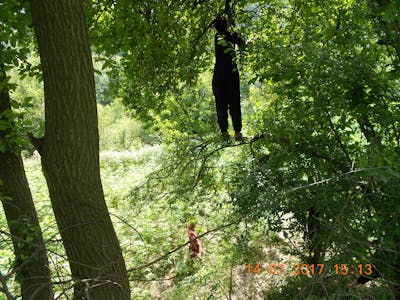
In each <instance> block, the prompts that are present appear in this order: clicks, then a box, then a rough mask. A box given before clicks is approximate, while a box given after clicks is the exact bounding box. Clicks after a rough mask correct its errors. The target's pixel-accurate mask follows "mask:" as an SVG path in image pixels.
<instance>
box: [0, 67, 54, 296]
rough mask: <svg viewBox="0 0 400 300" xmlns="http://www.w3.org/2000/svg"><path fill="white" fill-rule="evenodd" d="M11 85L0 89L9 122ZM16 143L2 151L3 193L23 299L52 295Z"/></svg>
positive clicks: (0, 77) (1, 75) (1, 134)
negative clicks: (9, 89) (15, 147)
mask: <svg viewBox="0 0 400 300" xmlns="http://www.w3.org/2000/svg"><path fill="white" fill-rule="evenodd" d="M5 78H6V74H5V71H4V68H3V66H0V83H1V84H5V82H6V80H5ZM10 109H11V107H10V97H9V94H8V89H7V87H6V86H3V88H2V90H1V91H0V116H1V117H0V120H3V121H6V122H10V124H11V125H12V120H8V118H7V117H6V116H5V115H2V113H4V112H5V111H7V110H10ZM7 133H8V130H7V131H0V138H1V139H2V142H7V140H6V135H7ZM12 148H13V147H12V146H10V147H6V148H5V150H4V151H0V181H1V184H0V194H1V197H2V203H3V208H4V212H5V214H6V219H7V223H8V227H9V230H10V234H11V235H12V242H13V246H14V254H15V272H16V279H17V281H18V282H19V283H20V285H21V294H22V299H24V300H25V299H26V300H27V299H38V300H41V299H53V292H52V285H51V280H50V270H49V263H48V260H47V255H46V249H45V245H44V242H43V237H42V231H41V229H40V226H39V221H38V218H37V215H36V210H35V206H34V204H33V199H32V195H31V191H30V189H29V185H28V181H27V179H26V176H25V171H24V165H23V163H22V158H21V155H20V154H18V153H15V151H14V150H13V149H12Z"/></svg>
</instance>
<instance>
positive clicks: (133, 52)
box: [0, 0, 400, 299]
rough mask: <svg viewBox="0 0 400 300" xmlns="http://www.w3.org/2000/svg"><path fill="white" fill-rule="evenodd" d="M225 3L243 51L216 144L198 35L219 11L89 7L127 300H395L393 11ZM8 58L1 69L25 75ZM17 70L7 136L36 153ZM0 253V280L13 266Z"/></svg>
mask: <svg viewBox="0 0 400 300" xmlns="http://www.w3.org/2000/svg"><path fill="white" fill-rule="evenodd" d="M228 2H229V1H228ZM231 2H232V3H233V7H232V8H233V10H234V17H235V20H236V27H235V30H236V31H238V32H239V33H240V34H241V35H242V36H244V37H245V39H246V40H247V41H248V42H249V43H248V46H247V48H246V49H245V51H244V52H243V53H241V54H240V56H239V68H240V74H241V92H242V111H243V117H244V134H245V136H246V137H245V139H244V140H243V141H241V142H233V141H223V140H222V139H221V138H220V137H219V135H218V134H217V122H216V116H215V111H214V110H215V108H214V106H215V104H214V99H213V95H212V91H211V78H212V74H211V72H212V66H213V62H214V61H213V33H214V31H213V29H212V20H213V19H214V18H215V16H217V15H220V14H221V13H223V12H224V10H225V7H224V5H225V3H223V1H213V0H211V1H139V2H133V1H97V0H93V1H91V2H90V1H88V3H87V7H86V8H87V17H88V20H89V22H90V24H91V26H90V34H91V38H92V42H93V51H94V52H95V53H96V59H97V60H98V61H99V62H96V63H95V68H96V69H97V71H96V75H95V78H96V85H97V102H98V115H99V134H100V149H101V151H102V152H101V168H102V169H101V170H102V181H103V186H104V190H105V195H106V200H107V205H108V206H109V208H110V212H111V217H112V219H113V222H114V224H115V227H116V231H117V234H118V237H119V240H120V243H121V246H122V249H123V253H124V256H125V259H126V263H127V267H128V269H129V276H130V279H131V288H132V296H133V297H134V299H149V298H162V299H223V298H229V299H230V297H232V298H234V297H237V298H248V299H259V298H260V299H261V298H264V299H323V298H324V299H325V298H328V299H330V298H332V299H336V298H337V299H349V298H351V297H353V298H355V299H395V298H396V297H399V293H400V276H399V274H400V273H399V269H400V198H399V190H400V164H399V161H400V157H399V156H400V151H399V150H400V134H399V133H400V109H399V108H400V101H399V99H400V98H399V96H400V94H399V87H400V82H399V77H400V74H399V58H400V52H399V49H400V46H399V45H400V35H399V32H400V31H399V26H400V25H399V24H400V19H399V18H400V16H399V13H398V12H399V3H398V1H389V0H388V1H383V0H376V1H355V0H324V1H319V2H318V1H317V2H316V1H307V0H303V1H297V0H285V1H280V0H270V1H257V2H251V1H244V0H240V1H231ZM7 3H10V4H9V5H11V4H13V5H14V4H15V3H17V2H16V1H10V2H7ZM10 10H11V11H16V9H15V8H10ZM0 11H3V10H1V9H0ZM17 11H18V10H17ZM18 12H19V13H22V12H23V10H22V11H21V10H19V11H18ZM3 13H4V11H3ZM15 16H16V17H18V18H19V17H21V16H20V15H19V14H15ZM16 20H17V19H16ZM13 22H16V21H15V20H14V19H13ZM29 22H30V21H29V18H28V19H27V20H26V24H28V25H29ZM0 24H3V23H1V22H0ZM24 24H25V23H21V25H24ZM6 28H8V27H6ZM16 29H17V30H16V31H20V30H21V32H24V31H26V30H27V29H26V28H25V27H24V28H23V29H19V28H17V27H16ZM12 32H14V31H12ZM7 34H9V35H10V32H8V33H7ZM7 34H6V35H7ZM6 35H4V36H6ZM10 36H13V35H12V34H11V35H10ZM1 39H2V40H3V41H5V42H4V44H2V45H11V46H12V47H11V48H10V49H20V48H18V47H15V45H13V40H12V38H11V39H10V40H6V39H4V38H3V35H2V36H1ZM16 39H18V40H19V39H20V37H17V38H16ZM7 49H8V48H7ZM22 50H24V51H25V52H24V51H22ZM7 51H8V50H7ZM10 51H11V50H10ZM13 51H14V50H13ZM21 51H22V54H17V53H14V52H7V53H8V54H7V55H11V54H9V53H13V54H12V55H15V56H17V57H19V58H20V60H21V61H24V62H25V63H26V62H27V61H29V59H30V60H31V63H30V66H31V65H33V66H35V65H37V61H36V60H35V59H34V58H33V57H34V54H32V55H31V56H29V59H27V57H28V55H27V53H26V51H27V49H25V48H22V49H21ZM2 62H3V61H2ZM7 63H9V64H10V66H11V61H9V62H7ZM18 66H20V64H19V63H14V67H15V68H14V69H13V70H11V67H10V74H11V75H12V76H11V77H12V80H13V82H14V83H17V86H18V87H16V88H15V91H14V92H13V94H12V97H13V99H14V100H15V104H14V106H15V108H16V109H17V110H16V112H17V113H20V115H21V117H20V119H21V122H20V123H18V124H17V127H16V130H17V129H18V132H19V133H18V134H17V135H18V136H20V137H22V136H23V134H24V133H25V132H26V131H30V132H34V133H35V134H36V135H39V136H40V135H42V134H43V116H42V110H43V108H42V106H43V104H42V103H43V102H42V90H41V89H42V87H41V86H40V84H39V83H38V82H37V81H36V79H32V78H31V77H33V76H29V78H25V79H21V78H19V76H20V75H21V72H22V73H24V70H25V69H24V68H22V69H21V68H17V67H18ZM35 70H36V69H35V68H33V71H35ZM30 75H32V74H30ZM10 86H12V87H14V86H13V85H10ZM27 97H28V98H27ZM21 129H23V130H21ZM20 144H22V145H23V142H20ZM0 146H1V144H0ZM24 147H25V146H24ZM25 149H26V156H27V159H26V165H27V175H28V177H29V181H30V185H31V189H32V192H33V195H34V198H35V203H36V204H37V205H38V213H39V216H40V219H41V225H42V228H43V230H44V235H45V239H46V241H47V246H48V249H49V251H50V254H49V255H50V261H51V268H52V272H53V276H54V277H53V278H54V282H55V290H56V291H57V292H58V293H61V291H63V290H68V292H67V294H68V293H70V292H71V291H70V289H71V286H72V282H71V281H70V277H69V270H68V267H67V262H66V260H65V256H64V251H63V248H62V243H61V240H60V237H59V234H58V232H57V229H56V226H55V221H54V219H53V216H52V213H51V208H50V205H49V201H48V194H47V191H46V187H45V184H44V179H43V177H42V175H41V171H40V164H39V161H38V157H37V156H35V155H34V156H33V157H29V158H28V156H30V155H31V154H32V152H33V148H31V147H29V146H26V147H25ZM189 221H194V222H196V223H197V233H198V234H200V235H201V234H204V233H205V235H204V237H202V238H201V241H202V245H203V247H204V249H203V254H202V258H201V259H199V260H191V259H189V255H188V252H187V246H183V247H181V248H180V246H182V245H184V244H185V243H186V241H187V238H186V226H187V223H188V222H189ZM0 224H1V228H2V230H3V228H5V225H4V224H5V219H4V217H3V214H0ZM214 229H216V230H215V231H213V230H214ZM209 231H210V232H209ZM0 236H1V239H0V249H1V250H0V271H1V272H2V273H3V272H6V270H11V268H12V264H13V259H12V257H13V255H12V248H11V245H10V240H9V238H8V237H7V235H5V234H4V232H1V234H0ZM175 250H176V251H175ZM171 251H172V252H171ZM158 258H161V259H160V260H157V259H158ZM271 263H276V264H277V263H283V264H286V266H287V268H288V269H291V270H292V269H293V266H294V265H295V264H296V263H307V264H317V263H323V264H324V265H325V270H324V272H323V274H322V275H321V276H311V275H309V276H304V275H297V276H295V275H293V274H292V272H291V273H285V274H281V275H270V274H268V270H269V269H268V267H269V264H271ZM247 264H252V266H254V265H256V264H261V269H262V274H247V269H246V265H247ZM335 264H349V265H350V266H351V270H350V272H349V274H348V275H345V276H343V275H336V274H335V272H334V267H333V266H334V265H335ZM358 264H364V265H365V264H372V265H374V267H375V268H376V270H377V271H376V272H374V274H373V275H374V276H375V277H377V278H374V279H373V280H372V281H370V282H368V284H365V285H356V284H355V281H356V279H357V277H359V276H360V274H357V272H356V271H357V267H356V266H357V265H358ZM8 284H9V286H10V287H12V291H13V293H14V294H17V293H18V292H17V291H18V287H17V286H16V285H15V283H14V282H13V281H12V280H10V281H9V282H8ZM68 295H69V294H68ZM1 297H2V296H1V294H0V299H2V298H1Z"/></svg>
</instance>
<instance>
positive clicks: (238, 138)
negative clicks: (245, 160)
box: [234, 130, 243, 141]
mask: <svg viewBox="0 0 400 300" xmlns="http://www.w3.org/2000/svg"><path fill="white" fill-rule="evenodd" d="M234 138H235V141H241V140H242V139H243V136H242V133H241V132H240V131H236V130H235V135H234Z"/></svg>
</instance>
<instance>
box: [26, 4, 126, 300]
mask: <svg viewBox="0 0 400 300" xmlns="http://www.w3.org/2000/svg"><path fill="white" fill-rule="evenodd" d="M83 2H84V1H82V0H57V1H54V0H31V10H32V15H33V22H34V26H35V30H36V36H37V40H38V44H39V53H40V59H41V65H42V71H43V80H44V94H45V136H44V141H43V153H42V167H43V171H44V175H45V178H46V181H47V185H48V187H49V193H50V198H51V202H52V206H53V210H54V215H55V218H56V221H57V224H58V227H59V230H60V234H61V237H62V240H63V243H64V248H65V251H66V254H67V256H68V260H69V264H70V268H71V272H72V276H73V279H74V281H75V283H76V284H75V286H74V299H96V300H101V299H107V300H110V299H127V300H128V299H130V292H129V282H128V276H127V272H126V266H125V262H124V259H123V257H122V251H121V248H120V245H119V242H118V239H117V236H116V233H115V231H114V228H113V225H112V223H111V219H110V216H109V214H108V210H107V206H106V203H105V200H104V194H103V188H102V184H101V180H100V164H99V134H98V127H97V107H96V96H95V95H96V94H95V85H94V72H93V63H92V58H91V51H90V44H89V38H88V31H87V25H86V21H85V16H84V10H83V6H82V5H83Z"/></svg>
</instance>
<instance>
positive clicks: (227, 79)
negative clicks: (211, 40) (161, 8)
mask: <svg viewBox="0 0 400 300" xmlns="http://www.w3.org/2000/svg"><path fill="white" fill-rule="evenodd" d="M214 26H215V29H216V30H217V33H216V34H215V66H214V75H213V81H212V88H213V94H214V96H215V103H216V108H217V116H218V125H219V128H220V129H221V133H222V135H223V136H224V137H225V138H229V134H228V110H229V113H230V115H231V118H232V125H233V129H234V131H235V136H234V137H235V139H236V140H240V139H241V138H242V134H241V130H242V114H241V111H240V81H239V71H238V68H237V65H236V61H235V60H236V55H235V45H239V46H243V45H244V44H245V43H244V41H243V40H242V39H241V38H240V37H239V35H238V34H237V33H234V32H233V33H232V32H229V31H228V22H227V20H226V19H225V18H224V17H221V16H220V17H218V18H216V19H215V20H214Z"/></svg>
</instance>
